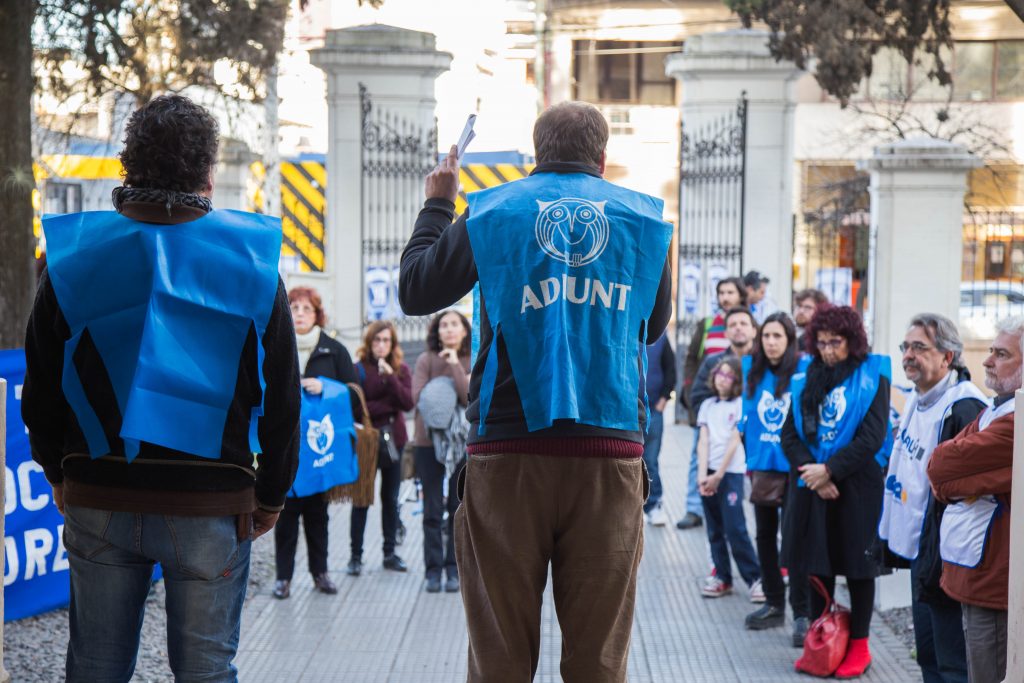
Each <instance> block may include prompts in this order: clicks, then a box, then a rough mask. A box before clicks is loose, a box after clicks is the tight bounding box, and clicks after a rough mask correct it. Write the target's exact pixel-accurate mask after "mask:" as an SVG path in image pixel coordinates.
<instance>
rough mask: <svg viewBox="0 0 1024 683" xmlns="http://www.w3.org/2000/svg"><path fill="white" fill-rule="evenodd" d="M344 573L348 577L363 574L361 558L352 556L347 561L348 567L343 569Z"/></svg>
mask: <svg viewBox="0 0 1024 683" xmlns="http://www.w3.org/2000/svg"><path fill="white" fill-rule="evenodd" d="M345 573H346V574H348V575H349V576H359V575H360V574H362V573H363V558H362V557H360V556H358V555H353V556H352V557H351V559H349V561H348V567H346V568H345Z"/></svg>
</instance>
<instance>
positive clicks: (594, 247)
mask: <svg viewBox="0 0 1024 683" xmlns="http://www.w3.org/2000/svg"><path fill="white" fill-rule="evenodd" d="M605 204H607V202H606V201H603V202H592V201H589V200H586V199H572V198H562V199H558V200H555V201H553V202H542V201H540V200H539V199H538V200H537V207H538V208H539V209H540V214H539V215H538V216H537V224H536V227H535V228H534V232H535V234H536V236H537V243H538V244H539V245H540V248H541V249H543V250H544V253H545V254H547V255H548V256H550V257H551V258H553V259H555V260H556V261H562V262H563V263H565V264H566V265H567V266H571V267H573V268H578V267H579V266H585V265H587V264H588V263H593V262H594V261H596V260H597V259H598V257H599V256H601V254H602V253H603V252H604V249H605V247H607V246H608V233H609V229H608V218H607V216H605V215H604V206H605Z"/></svg>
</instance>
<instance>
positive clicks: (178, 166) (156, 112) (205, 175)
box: [118, 95, 217, 192]
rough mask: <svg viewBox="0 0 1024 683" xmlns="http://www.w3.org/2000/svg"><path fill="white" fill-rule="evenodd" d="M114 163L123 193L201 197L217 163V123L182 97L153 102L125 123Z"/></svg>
mask: <svg viewBox="0 0 1024 683" xmlns="http://www.w3.org/2000/svg"><path fill="white" fill-rule="evenodd" d="M118 158H119V159H120V160H121V166H122V167H123V169H124V170H123V171H122V173H123V174H124V184H125V186H127V187H135V188H145V189H150V190H174V191H176V192H201V191H202V190H205V189H206V188H207V187H208V186H209V184H210V174H211V171H212V169H213V165H214V164H215V163H216V162H217V120H216V119H214V118H213V116H211V115H210V113H209V112H208V111H206V110H205V109H203V108H202V107H200V106H199V105H198V104H196V103H195V102H193V101H192V100H190V99H188V98H187V97H182V96H181V95H161V96H160V97H155V98H153V99H152V100H150V101H149V102H148V103H147V104H145V105H143V106H142V107H140V108H139V109H136V110H135V112H134V113H133V114H132V115H131V118H130V119H128V126H127V127H126V128H125V138H124V149H123V150H122V151H121V154H120V155H119V156H118Z"/></svg>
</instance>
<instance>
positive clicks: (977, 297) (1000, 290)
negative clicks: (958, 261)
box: [960, 280, 1024, 339]
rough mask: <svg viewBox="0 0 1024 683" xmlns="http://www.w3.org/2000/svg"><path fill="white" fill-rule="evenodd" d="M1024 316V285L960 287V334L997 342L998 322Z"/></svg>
mask: <svg viewBox="0 0 1024 683" xmlns="http://www.w3.org/2000/svg"><path fill="white" fill-rule="evenodd" d="M1011 315H1024V282H1020V281H1010V280H976V281H972V282H962V283H960V331H961V333H962V334H963V335H964V336H965V337H967V338H972V339H993V338H995V336H996V321H998V320H1000V319H1001V318H1005V317H1007V316H1011Z"/></svg>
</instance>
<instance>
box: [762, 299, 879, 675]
mask: <svg viewBox="0 0 1024 683" xmlns="http://www.w3.org/2000/svg"><path fill="white" fill-rule="evenodd" d="M805 339H806V344H807V350H808V351H809V352H810V354H811V356H812V360H811V363H810V365H809V366H808V367H807V372H806V375H805V376H802V377H801V376H800V375H799V374H798V375H794V376H793V379H792V381H791V383H790V384H791V390H792V408H791V410H790V411H789V416H788V417H787V418H786V422H785V424H784V425H783V428H782V447H783V449H784V452H785V454H786V457H787V459H788V460H789V464H790V470H791V471H792V472H793V474H794V475H797V476H799V478H800V481H799V482H797V485H798V486H799V487H801V488H806V489H809V490H810V491H812V492H813V493H814V494H816V495H813V496H806V497H805V499H804V503H805V504H803V505H792V506H790V507H789V509H788V510H787V511H786V519H785V522H784V527H785V530H784V532H783V536H782V538H783V556H784V559H785V560H786V561H787V566H788V563H789V562H788V561H789V559H790V558H794V559H795V560H797V561H798V560H799V559H803V560H804V564H805V566H806V568H807V571H808V572H809V574H811V575H812V576H815V577H817V578H818V579H820V581H821V582H822V584H823V585H824V586H825V589H826V590H827V591H828V593H829V594H832V593H833V592H834V590H835V581H836V576H839V575H842V576H845V577H846V583H847V586H849V589H850V603H851V604H850V612H851V613H850V642H849V646H848V648H847V651H846V655H845V657H844V658H843V660H842V662H841V663H840V665H839V668H838V669H836V671H835V672H834V673H835V676H836V677H837V678H858V677H859V676H860V675H862V674H863V673H864V672H865V671H866V670H867V668H868V666H869V665H870V664H871V654H870V652H869V650H868V631H869V629H870V626H871V613H872V610H873V609H874V601H875V578H876V577H877V576H878V565H879V563H878V552H877V545H876V534H877V529H878V520H879V515H880V512H881V509H882V493H883V483H884V475H883V469H882V468H883V466H884V463H885V461H886V459H887V457H888V453H889V450H890V448H891V445H892V434H891V432H890V430H889V384H890V377H891V374H892V370H891V368H890V361H889V357H888V356H879V355H875V354H871V353H870V352H869V349H868V342H867V335H866V333H865V331H864V324H863V322H862V321H861V318H860V314H858V313H857V311H855V310H854V309H852V308H850V307H849V306H837V307H828V308H822V309H819V310H818V312H817V313H816V314H815V316H814V318H812V319H811V322H810V324H809V325H808V331H807V335H806V337H805ZM824 608H825V598H824V597H823V596H821V595H819V594H818V593H817V592H812V594H811V614H813V615H818V614H820V613H821V612H822V611H823V610H824ZM802 664H803V658H801V659H798V660H797V661H796V669H797V670H798V671H802V670H803V668H802V666H801V665H802Z"/></svg>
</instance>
